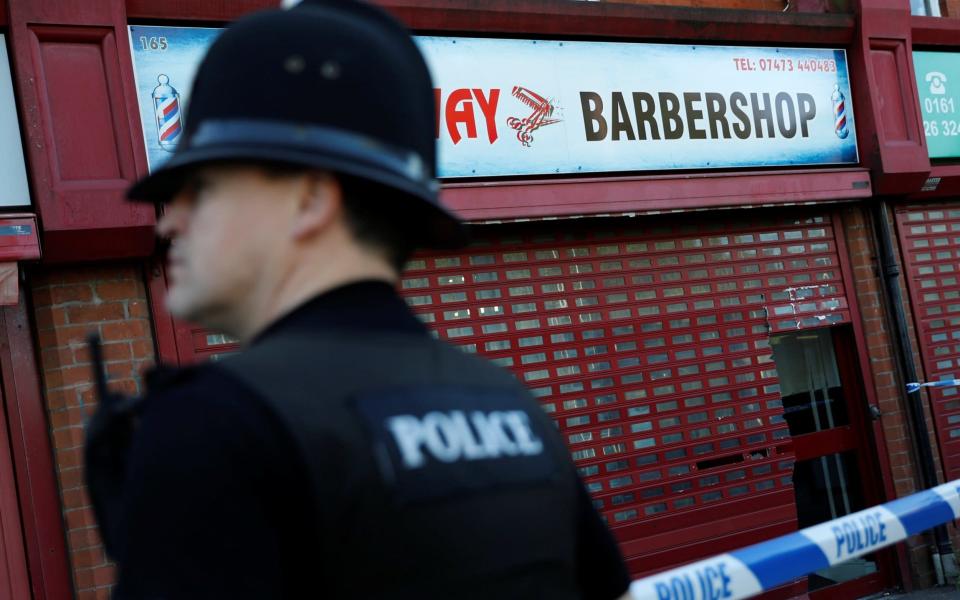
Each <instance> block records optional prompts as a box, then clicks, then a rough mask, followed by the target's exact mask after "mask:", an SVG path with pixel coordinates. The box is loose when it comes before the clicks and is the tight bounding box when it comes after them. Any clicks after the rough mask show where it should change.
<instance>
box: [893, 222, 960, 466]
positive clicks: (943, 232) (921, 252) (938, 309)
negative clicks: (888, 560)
mask: <svg viewBox="0 0 960 600" xmlns="http://www.w3.org/2000/svg"><path fill="white" fill-rule="evenodd" d="M897 230H898V232H899V238H900V248H901V251H902V252H903V257H904V261H905V263H906V267H907V268H906V271H907V286H908V288H909V291H910V298H911V303H912V305H913V307H914V308H913V314H914V319H915V323H916V327H917V337H918V339H919V340H920V355H921V357H922V359H923V368H924V371H925V372H926V379H927V381H939V380H943V379H957V378H960V369H958V367H960V285H958V284H957V277H958V270H957V264H958V263H957V259H960V233H958V232H960V209H956V208H954V209H951V208H949V207H926V208H910V209H905V210H903V211H899V212H898V213H897ZM927 393H928V394H929V397H930V400H931V404H932V406H933V417H934V420H935V422H936V430H937V437H938V438H939V441H940V456H941V458H942V460H943V470H944V475H945V476H946V478H947V479H956V478H958V477H960V391H958V388H956V387H945V388H928V389H927Z"/></svg>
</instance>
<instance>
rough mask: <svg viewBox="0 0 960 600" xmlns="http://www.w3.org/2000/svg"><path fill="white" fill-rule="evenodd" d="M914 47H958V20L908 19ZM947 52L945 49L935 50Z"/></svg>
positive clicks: (959, 42) (959, 31)
mask: <svg viewBox="0 0 960 600" xmlns="http://www.w3.org/2000/svg"><path fill="white" fill-rule="evenodd" d="M910 29H911V32H912V34H913V45H914V46H951V47H954V48H955V47H957V46H960V19H957V18H955V17H953V16H951V18H949V19H944V18H942V17H910ZM937 50H947V48H937Z"/></svg>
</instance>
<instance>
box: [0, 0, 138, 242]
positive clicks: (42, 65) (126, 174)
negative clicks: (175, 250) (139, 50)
mask: <svg viewBox="0 0 960 600" xmlns="http://www.w3.org/2000/svg"><path fill="white" fill-rule="evenodd" d="M9 7H10V37H11V42H12V50H13V52H12V56H13V63H14V73H15V77H16V83H17V87H18V91H19V92H20V104H21V110H20V114H21V116H22V118H23V119H24V121H25V123H24V124H23V131H24V134H25V136H26V138H27V144H26V147H27V154H28V164H29V168H30V174H31V184H32V188H33V190H32V191H33V198H34V201H35V203H36V206H37V209H38V211H39V213H40V216H41V219H42V222H43V232H44V238H43V241H44V247H45V250H46V257H47V258H48V259H52V260H89V259H98V258H117V257H128V256H141V255H148V254H149V253H150V252H151V251H152V250H153V233H152V230H153V225H154V223H155V220H156V219H155V211H154V208H153V207H152V206H149V205H141V204H131V203H128V202H126V201H125V200H124V198H123V193H124V191H125V190H126V188H127V187H128V186H129V185H130V184H131V182H133V181H134V180H135V179H136V178H137V177H138V176H140V175H142V174H144V173H145V172H146V160H145V156H144V154H143V150H142V147H143V141H142V139H141V133H140V130H139V125H138V119H137V112H136V104H135V102H136V99H135V95H134V90H133V74H132V66H131V64H130V50H129V44H128V43H127V36H126V20H125V17H124V15H123V13H122V8H123V5H122V3H121V2H120V0H111V1H109V2H98V3H79V2H55V1H53V0H44V1H40V2H37V1H31V0H9Z"/></svg>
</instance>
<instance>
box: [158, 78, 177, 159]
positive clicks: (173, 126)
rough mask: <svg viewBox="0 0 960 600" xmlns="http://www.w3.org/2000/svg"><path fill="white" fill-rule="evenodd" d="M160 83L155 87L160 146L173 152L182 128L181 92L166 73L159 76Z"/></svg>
mask: <svg viewBox="0 0 960 600" xmlns="http://www.w3.org/2000/svg"><path fill="white" fill-rule="evenodd" d="M157 83H159V85H158V86H157V87H155V88H153V106H154V108H155V109H156V115H157V136H158V139H159V143H160V147H161V148H163V149H164V150H166V151H167V152H173V150H174V148H176V147H177V140H178V139H179V137H180V132H181V130H182V127H181V120H180V94H179V93H177V90H176V89H175V88H174V87H173V86H171V85H170V78H169V77H167V76H166V75H162V74H161V75H159V76H158V77H157Z"/></svg>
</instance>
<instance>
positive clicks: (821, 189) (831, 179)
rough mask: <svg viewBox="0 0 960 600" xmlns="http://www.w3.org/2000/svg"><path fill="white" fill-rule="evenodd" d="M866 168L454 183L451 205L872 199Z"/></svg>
mask: <svg viewBox="0 0 960 600" xmlns="http://www.w3.org/2000/svg"><path fill="white" fill-rule="evenodd" d="M871 194H872V190H871V186H870V173H869V171H867V170H866V169H825V170H816V171H806V170H805V171H796V170H794V171H779V170H778V171H763V172H738V173H709V174H695V175H684V176H680V177H678V176H675V175H649V176H641V177H603V178H599V177H590V178H576V179H573V178H557V179H537V180H525V181H522V182H518V181H506V182H502V181H490V182H483V183H480V184H477V183H448V184H446V185H444V188H443V194H442V197H443V203H444V204H445V205H446V206H448V207H450V208H451V209H452V210H454V211H455V212H456V213H457V214H459V215H460V216H461V217H463V218H464V219H468V220H474V221H482V220H486V219H516V218H525V217H545V216H553V215H558V216H559V215H571V214H583V215H589V214H604V213H615V214H623V213H630V212H645V211H657V212H659V211H672V210H678V209H693V208H706V207H723V206H744V205H757V204H762V205H767V204H792V203H797V202H811V201H816V200H838V199H851V198H869V197H870V196H871Z"/></svg>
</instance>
